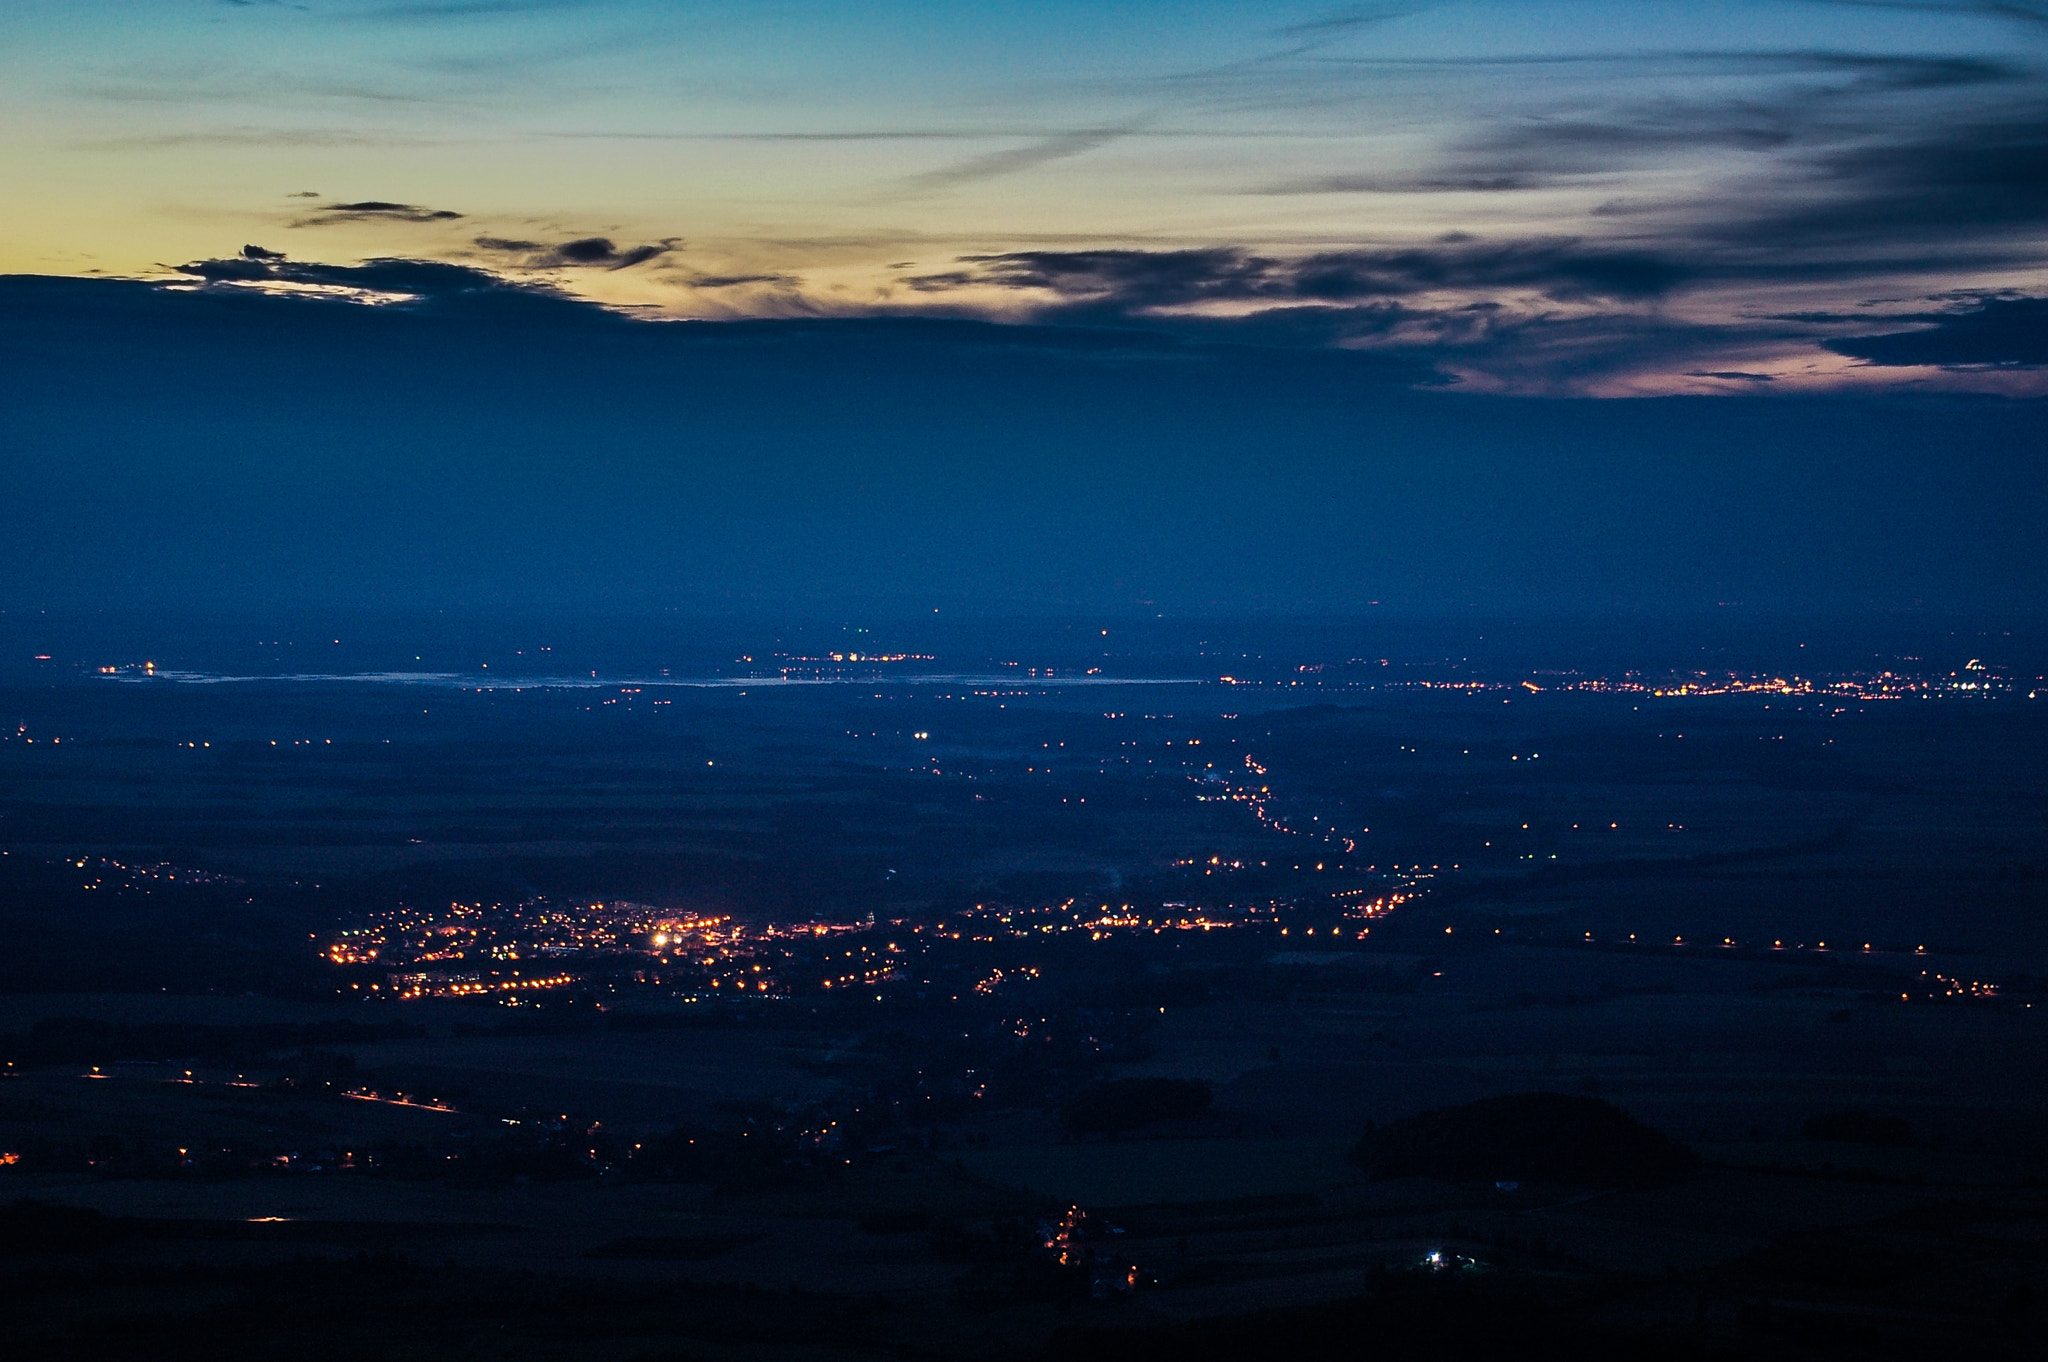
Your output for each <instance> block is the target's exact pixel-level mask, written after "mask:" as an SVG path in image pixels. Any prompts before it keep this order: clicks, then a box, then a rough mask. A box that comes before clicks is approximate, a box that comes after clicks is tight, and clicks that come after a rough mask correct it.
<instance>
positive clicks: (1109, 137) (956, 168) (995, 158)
mask: <svg viewBox="0 0 2048 1362" xmlns="http://www.w3.org/2000/svg"><path fill="white" fill-rule="evenodd" d="M1134 131H1136V128H1135V127H1117V128H1084V129H1081V130H1079V131H1075V132H1065V133H1058V134H1056V135H1054V136H1051V137H1044V138H1040V139H1039V140H1037V141H1035V142H1032V143H1030V144H1029V145H1027V146H1021V147H1011V148H1008V149H1006V150H1003V151H992V152H989V153H987V154H985V155H981V156H970V157H968V158H967V159H966V160H964V161H956V162H954V163H953V164H952V165H949V166H941V167H939V168H938V169H936V170H928V171H925V172H924V173H922V174H918V175H910V176H906V177H905V178H903V179H902V180H900V181H898V182H897V184H896V186H895V189H896V192H897V193H899V194H926V193H931V192H934V191H936V190H941V189H951V188H953V187H954V186H955V185H963V184H972V183H974V182H975V181H977V180H990V179H994V178H996V177H997V176H1001V175H1015V174H1017V173H1019V172H1020V171H1026V170H1034V169H1036V168H1037V167H1039V166H1042V165H1046V164H1048V163H1050V162H1053V161H1063V160H1066V159H1067V158H1068V157H1070V156H1080V155H1084V154H1085V153H1087V152H1091V151H1094V150H1095V149H1096V148H1098V147H1104V146H1108V145H1109V144H1110V143H1111V142H1114V141H1116V140H1117V139H1119V138H1122V137H1128V136H1130V134H1131V133H1132V132H1134Z"/></svg>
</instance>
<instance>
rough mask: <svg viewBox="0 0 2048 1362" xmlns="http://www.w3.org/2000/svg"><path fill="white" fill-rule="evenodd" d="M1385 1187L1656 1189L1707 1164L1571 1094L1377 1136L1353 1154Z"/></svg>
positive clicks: (1384, 1128)
mask: <svg viewBox="0 0 2048 1362" xmlns="http://www.w3.org/2000/svg"><path fill="white" fill-rule="evenodd" d="M1351 1157H1352V1160H1353V1161H1354V1162H1355V1163H1357V1164H1358V1166H1359V1167H1361V1168H1363V1169H1364V1170H1365V1171H1366V1173H1367V1174H1368V1175H1369V1176H1371V1177H1375V1178H1399V1177H1417V1176H1420V1177H1433V1178H1442V1179H1444V1180H1445V1181H1449V1182H1472V1181H1481V1182H1504V1181H1513V1182H1559V1183H1567V1184H1576V1185H1580V1186H1590V1187H1613V1186H1629V1187H1644V1186H1656V1185H1658V1184H1660V1183H1666V1182H1673V1181H1676V1180H1677V1179H1679V1178H1682V1177H1684V1176H1685V1175H1687V1174H1688V1173H1691V1172H1692V1171H1694V1170H1695V1169H1697V1168H1698V1167H1699V1165H1700V1160H1699V1156H1698V1155H1697V1154H1694V1153H1693V1152H1692V1151H1691V1150H1689V1149H1687V1148H1686V1147H1685V1146H1683V1145H1681V1144H1679V1143H1678V1142H1677V1141H1675V1140H1673V1139H1671V1137H1669V1136H1668V1135H1665V1134H1664V1133H1663V1132H1661V1131H1658V1130H1653V1129H1651V1128H1650V1127H1649V1126H1646V1125H1644V1124H1643V1123H1642V1122H1640V1121H1638V1120H1636V1119H1635V1118H1634V1117H1633V1116H1630V1115H1629V1114H1628V1113H1627V1112H1625V1111H1623V1110H1622V1109H1621V1108H1620V1107H1617V1106H1615V1105H1614V1104H1613V1103H1611V1102H1604V1101H1602V1100H1600V1099H1599V1098H1597V1097H1585V1096H1579V1095H1577V1094H1570V1093H1555V1092H1525V1093H1515V1094H1512V1095H1510V1096H1506V1097H1488V1098H1484V1099H1482V1100H1480V1101H1477V1102H1468V1103H1466V1104H1465V1105H1464V1106H1460V1107H1444V1108H1440V1109H1438V1110H1435V1111H1425V1112H1422V1113H1420V1114H1419V1115H1415V1116H1410V1117H1406V1118H1404V1119H1402V1120H1398V1121H1390V1122H1388V1123H1387V1124H1386V1125H1375V1126H1372V1127H1369V1128H1368V1129H1367V1130H1366V1132H1365V1137H1364V1138H1363V1139H1361V1140H1360V1141H1359V1142H1358V1145H1357V1147H1356V1148H1355V1149H1353V1150H1352V1153H1351Z"/></svg>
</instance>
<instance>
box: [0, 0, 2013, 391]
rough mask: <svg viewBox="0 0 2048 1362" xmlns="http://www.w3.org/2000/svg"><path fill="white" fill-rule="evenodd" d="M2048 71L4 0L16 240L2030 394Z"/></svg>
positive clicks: (1505, 377) (928, 21)
mask: <svg viewBox="0 0 2048 1362" xmlns="http://www.w3.org/2000/svg"><path fill="white" fill-rule="evenodd" d="M2044 77H2048V5H2044V4H2036V3H2031V2H2030V0H1988V2H1986V3H1971V2H1969V0H1955V2H1953V3H1949V2H1945V0H1691V2H1690V3H1683V4H1666V3H1659V2H1658V0H1615V2H1609V0H1572V2H1570V3H1552V2H1546V0H1462V2H1458V0H1453V2H1451V3H1438V4H1430V3H1420V2H1418V3H1367V4H1353V5H1345V4H1342V3H1329V2H1325V3H1311V4H1304V3H1294V2H1293V0H1260V2H1259V3H1233V2H1230V0H1175V3H1170V4H1169V3H1165V2H1164V0H1156V2H1155V0H1124V2H1118V0H1090V2H1089V3H1069V2H1067V0H1034V2H1033V3H1028V4H1027V3H1009V2H1007V0H987V2H985V3H975V4H965V3H958V2H957V0H956V2H955V3H941V2H940V0H865V2H864V3H860V4H851V3H844V4H842V3H828V2H826V0H811V2H809V3H802V2H793V3H744V4H742V3H687V2H684V0H447V2H444V3H431V2H429V3H392V2H391V0H302V2H301V3H276V2H266V0H61V2H60V0H10V3H9V4H7V5H6V6H4V7H0V158H4V161H5V163H6V164H7V165H8V167H9V171H8V200H9V202H8V206H7V208H6V209H5V211H4V213H0V273H17V274H41V275H85V274H90V273H96V272H97V273H104V274H109V275H115V276H126V277H148V278H165V277H173V276H175V277H180V278H183V279H185V280H188V281H191V282H194V283H197V282H199V281H201V280H206V281H209V282H208V285H207V286H208V287H211V288H214V289H220V288H249V287H267V288H273V289H275V288H280V287H292V288H300V289H306V288H313V289H328V290H349V289H358V288H362V287H365V283H364V281H365V279H366V278H367V276H361V275H357V276H347V275H345V274H343V273H336V272H335V271H334V270H332V269H330V268H327V267H333V266H341V267H347V266H352V265H357V264H360V263H361V262H363V261H365V260H371V259H379V258H406V259H412V260H427V261H441V262H453V263H459V264H463V265H467V266H471V267H474V268H478V269H483V270H489V271H493V272H495V273H497V274H500V275H503V276H508V277H511V278H514V279H527V280H536V281H549V282H552V283H553V284H554V285H555V286H556V287H558V288H559V289H562V290H565V291H567V292H568V293H570V294H572V295H575V296H580V297H584V298H589V299H595V300H600V301H603V302H607V303H611V304H617V305H622V306H628V307H633V308H642V309H648V310H650V311H654V312H658V313H660V314H664V315H669V316H675V317H706V318H722V317H747V316H752V317H805V316H846V315H869V314H878V313H879V314H894V313H904V312H909V313H919V314H927V315H931V314H937V315H942V316H945V315H951V316H969V317H985V318H995V319H1002V320H1034V321H1042V322H1061V323H1091V324H1111V325H1116V326H1120V327H1131V326H1138V327H1145V328H1155V329H1161V330H1165V331H1169V332H1173V333H1176V334H1177V335H1179V336H1181V337H1183V338H1187V337H1195V338H1201V339H1203V340H1205V341H1208V340H1218V339H1223V338H1236V339H1243V340H1247V341H1250V342H1253V343H1256V344H1260V345H1282V346H1292V347H1299V346H1310V347H1318V346H1330V345H1337V346H1345V347H1350V348H1356V349H1363V350H1369V351H1374V352H1379V353H1380V354H1382V355H1383V356H1385V357H1388V358H1389V359H1393V360H1400V361H1403V362H1418V363H1422V364H1426V365H1427V366H1429V367H1430V368H1431V369H1432V370H1433V371H1434V372H1435V373H1436V374H1437V375H1439V376H1441V377H1448V378H1454V379H1456V380H1457V381H1458V385H1459V386H1460V387H1461V388H1463V389H1464V390H1467V391H1507V392H1518V393H1552V394H1558V393H1576V394H1591V395H1624V394H1647V393H1683V392H1695V393H1705V392H1729V391H1734V390H1752V391H1754V390H1759V389H1764V388H1766V387H1768V388H1769V389H1770V390H1771V391H1773V392H1785V391H1787V390H1791V389H1807V390H1813V389H1841V388H1844V387H1846V388H1849V389H1852V390H1863V389H1870V388H1882V389H1887V390H1897V389H1901V388H1906V389H1920V390H1925V389H1929V388H1936V389H1941V390H1945V391H1957V390H1976V391H1982V392H1997V393H2005V394H2009V395H2016V396H2017V395H2036V394H2039V393H2041V392H2042V391H2043V390H2044V389H2048V377H2044V374H2048V369H2044V367H2043V366H2044V364H2048V343H2044V339H2043V335H2044V329H2048V321H2044V317H2048V312H2044V309H2048V304H2043V303H2041V302H2038V301H2036V299H2038V298H2039V297H2040V296H2042V295H2048V80H2044ZM245 246H253V247H258V248H260V250H259V251H257V252H248V253H245V252H244V251H243V248H244V247H245ZM273 253H274V254H273ZM237 257H241V261H240V263H239V264H234V265H224V264H221V263H219V262H223V261H229V260H233V259H235V258H237ZM208 261H212V262H216V263H214V264H213V265H211V266H208V265H206V264H204V263H203V262H208ZM181 267H186V268H185V272H184V273H182V274H180V268H181ZM194 270H196V271H197V272H196V273H195V272H193V271H194ZM377 296H384V297H389V296H392V294H391V292H390V290H388V289H387V290H384V291H382V292H381V293H379V294H378V295H377Z"/></svg>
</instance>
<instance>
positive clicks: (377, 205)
mask: <svg viewBox="0 0 2048 1362" xmlns="http://www.w3.org/2000/svg"><path fill="white" fill-rule="evenodd" d="M461 217H462V214H460V213H458V212H456V211H454V210H453V209H451V208H425V207H422V206H421V205H419V204H416V203H392V202H389V201H387V200H384V199H362V200H359V201H357V202H354V203H327V204H322V205H320V206H319V207H318V208H315V209H314V210H313V211H312V212H311V213H309V214H307V215H306V216H305V217H302V218H300V219H299V220H298V221H296V222H294V223H292V224H291V225H292V226H294V227H331V226H334V225H336V224H337V223H344V222H454V221H456V220H458V219H459V218H461Z"/></svg>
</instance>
